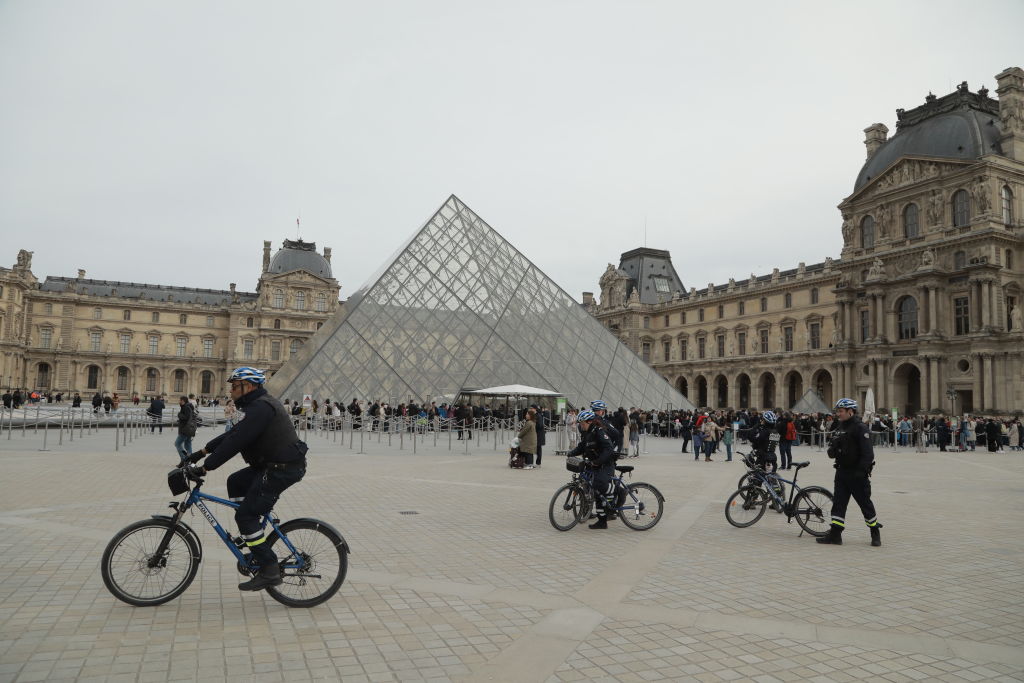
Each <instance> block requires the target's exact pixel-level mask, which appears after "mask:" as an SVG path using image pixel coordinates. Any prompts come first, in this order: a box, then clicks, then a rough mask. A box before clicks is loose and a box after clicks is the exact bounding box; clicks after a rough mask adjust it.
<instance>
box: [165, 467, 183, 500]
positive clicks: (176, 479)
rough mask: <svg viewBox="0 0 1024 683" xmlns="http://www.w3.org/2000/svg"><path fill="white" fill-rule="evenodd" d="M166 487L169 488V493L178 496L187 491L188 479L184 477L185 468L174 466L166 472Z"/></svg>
mask: <svg viewBox="0 0 1024 683" xmlns="http://www.w3.org/2000/svg"><path fill="white" fill-rule="evenodd" d="M167 488H169V489H170V490H171V494H173V495H175V496H180V495H181V494H183V493H185V491H188V479H187V478H186V477H185V470H183V469H181V468H180V467H175V468H174V469H173V470H171V471H170V472H168V473H167Z"/></svg>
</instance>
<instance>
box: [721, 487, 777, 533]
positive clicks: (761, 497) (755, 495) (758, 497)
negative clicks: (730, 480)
mask: <svg viewBox="0 0 1024 683" xmlns="http://www.w3.org/2000/svg"><path fill="white" fill-rule="evenodd" d="M767 507H768V494H767V493H765V492H764V490H763V489H761V488H760V487H758V486H745V487H743V488H741V489H737V490H736V491H735V492H734V493H733V494H732V495H731V496H729V500H727V501H726V503H725V518H726V519H727V520H729V524H732V525H733V526H738V527H740V528H744V527H748V526H750V525H752V524H754V523H755V522H757V520H759V519H761V517H762V516H763V515H764V511H765V508H767Z"/></svg>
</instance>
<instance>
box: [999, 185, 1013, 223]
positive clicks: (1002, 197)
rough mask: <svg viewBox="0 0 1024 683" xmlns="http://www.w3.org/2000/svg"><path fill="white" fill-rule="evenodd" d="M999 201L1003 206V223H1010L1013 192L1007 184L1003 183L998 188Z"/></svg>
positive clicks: (1011, 219) (1011, 221)
mask: <svg viewBox="0 0 1024 683" xmlns="http://www.w3.org/2000/svg"><path fill="white" fill-rule="evenodd" d="M999 203H1000V204H1002V207H1003V223H1005V224H1006V225H1010V224H1011V223H1013V192H1012V191H1011V190H1010V186H1009V185H1003V189H1001V190H999Z"/></svg>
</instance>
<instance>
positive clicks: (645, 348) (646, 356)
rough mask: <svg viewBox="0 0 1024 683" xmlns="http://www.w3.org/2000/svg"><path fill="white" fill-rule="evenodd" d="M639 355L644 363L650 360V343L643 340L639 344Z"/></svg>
mask: <svg viewBox="0 0 1024 683" xmlns="http://www.w3.org/2000/svg"><path fill="white" fill-rule="evenodd" d="M640 352H641V354H640V357H641V358H643V360H644V362H645V363H650V362H651V343H650V342H644V343H643V344H641V345H640Z"/></svg>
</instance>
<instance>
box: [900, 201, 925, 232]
mask: <svg viewBox="0 0 1024 683" xmlns="http://www.w3.org/2000/svg"><path fill="white" fill-rule="evenodd" d="M920 234H921V229H920V227H919V226H918V222H917V204H907V206H906V207H905V208H904V209H903V236H904V237H906V238H907V239H913V238H914V237H917V236H918V235H920Z"/></svg>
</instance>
